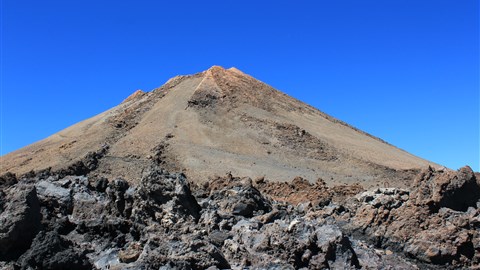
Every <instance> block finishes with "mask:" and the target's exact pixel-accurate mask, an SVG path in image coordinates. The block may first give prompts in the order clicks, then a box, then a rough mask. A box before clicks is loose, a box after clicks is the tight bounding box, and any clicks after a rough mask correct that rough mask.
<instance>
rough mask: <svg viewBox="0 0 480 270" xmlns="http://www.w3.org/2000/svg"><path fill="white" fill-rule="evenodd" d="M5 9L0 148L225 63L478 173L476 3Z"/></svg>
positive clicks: (118, 4) (21, 2)
mask: <svg viewBox="0 0 480 270" xmlns="http://www.w3.org/2000/svg"><path fill="white" fill-rule="evenodd" d="M164 2H165V3H164ZM1 13H2V19H1V22H2V33H1V42H2V43H1V49H2V63H1V68H2V71H1V75H2V81H1V99H2V101H1V102H2V106H1V126H2V129H1V154H6V153H8V152H11V151H13V150H15V149H18V148H20V147H23V146H26V145H28V144H30V143H33V142H35V141H37V140H40V139H42V138H45V137H47V136H48V135H51V134H53V133H55V132H57V131H59V130H61V129H63V128H66V127H68V126H69V125H72V124H74V123H76V122H78V121H80V120H83V119H86V118H88V117H91V116H93V115H96V114H98V113H100V112H102V111H104V110H106V109H108V108H110V107H113V106H115V105H117V104H118V103H120V102H121V101H122V100H123V99H124V98H126V97H127V96H128V95H129V94H130V93H132V92H134V91H135V90H136V89H143V90H147V91H149V90H151V89H153V88H155V87H158V86H160V85H162V84H163V83H164V82H165V81H166V80H167V79H168V78H170V77H172V76H175V75H177V74H190V73H196V72H199V71H202V70H205V69H207V68H209V67H210V66H212V65H221V66H225V67H231V66H235V67H237V68H239V69H241V70H243V71H244V72H246V73H248V74H251V75H253V76H254V77H256V78H258V79H260V80H262V81H264V82H266V83H268V84H270V85H272V86H274V87H275V88H277V89H279V90H281V91H284V92H286V93H287V94H289V95H291V96H294V97H296V98H298V99H300V100H302V101H304V102H306V103H309V104H311V105H313V106H315V107H317V108H319V109H320V110H322V111H324V112H326V113H328V114H330V115H332V116H334V117H337V118H339V119H341V120H343V121H346V122H348V123H350V124H352V125H353V126H356V127H358V128H360V129H362V130H365V131H367V132H369V133H371V134H373V135H375V136H378V137H380V138H382V139H384V140H386V141H388V142H390V143H392V144H394V145H396V146H398V147H400V148H402V149H405V150H407V151H409V152H411V153H413V154H415V155H418V156H420V157H423V158H426V159H429V160H432V161H434V162H437V163H440V164H444V165H446V166H447V167H450V168H453V169H457V168H459V167H461V166H463V165H465V164H468V165H470V166H471V167H473V168H474V170H476V171H478V170H479V114H480V112H479V1H477V0H460V1H458V0H451V1H443V0H435V1H429V0H426V1H418V0H414V1H413V0H392V1H381V0H377V1H368V0H363V1H353V0H351V1H337V0H330V1H321V0H315V1H225V0H224V1H98V0H97V1H90V0H82V1H65V0H62V1H49V0H45V1H37V0H35V1H33V0H3V1H2V7H1Z"/></svg>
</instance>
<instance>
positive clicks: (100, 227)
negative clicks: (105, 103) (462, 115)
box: [0, 66, 480, 270]
mask: <svg viewBox="0 0 480 270" xmlns="http://www.w3.org/2000/svg"><path fill="white" fill-rule="evenodd" d="M0 162H1V165H2V166H1V171H0V269H72V270H73V269H79V270H87V269H172V270H173V269H212V270H214V269H312V270H314V269H412V270H413V269H460V268H461V269H480V175H479V174H478V173H475V172H473V171H472V169H471V168H470V167H468V166H465V167H463V168H461V169H459V170H458V171H453V170H450V169H447V168H444V167H441V166H439V165H437V164H434V163H432V162H429V161H427V160H424V159H421V158H419V157H416V156H414V155H411V154H409V153H407V152H405V151H403V150H401V149H398V148H396V147H394V146H392V145H390V144H388V143H386V142H384V141H382V140H381V139H379V138H376V137H374V136H372V135H369V134H367V133H365V132H363V131H361V130H358V129H356V128H354V127H352V126H350V125H348V124H347V123H344V122H342V121H340V120H337V119H335V118H333V117H331V116H329V115H327V114H325V113H323V112H321V111H319V110H317V109H315V108H313V107H311V106H309V105H307V104H305V103H303V102H300V101H298V100H296V99H294V98H292V97H289V96H287V95H285V94H283V93H281V92H279V91H277V90H275V89H273V88H272V87H270V86H268V85H266V84H265V83H262V82H260V81H258V80H256V79H255V78H253V77H251V76H249V75H246V74H244V73H243V72H241V71H239V70H238V69H235V68H230V69H224V68H222V67H218V66H214V67H212V68H210V69H208V70H206V71H204V72H200V73H197V74H194V75H187V76H177V77H175V78H172V79H170V80H169V81H167V83H166V84H165V85H163V86H162V87H160V88H158V89H155V90H153V91H151V92H143V91H141V90H137V91H135V92H134V93H133V94H132V95H131V96H130V97H128V98H126V99H125V100H124V101H123V102H122V103H121V104H120V105H118V106H116V107H114V108H112V109H110V110H108V111H106V112H104V113H102V114H99V115H97V116H95V117H92V118H90V119H87V120H85V121H83V122H80V123H78V124H76V125H73V126H71V127H69V128H67V129H65V130H63V131H61V132H58V133H56V134H54V135H52V136H50V137H48V138H46V139H44V140H42V141H39V142H37V143H34V144H32V145H30V146H27V147H25V148H23V149H20V150H18V151H15V152H12V153H10V154H7V155H5V156H3V157H2V158H1V161H0Z"/></svg>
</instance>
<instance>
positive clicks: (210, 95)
mask: <svg viewBox="0 0 480 270" xmlns="http://www.w3.org/2000/svg"><path fill="white" fill-rule="evenodd" d="M158 90H159V91H153V93H152V94H150V93H147V94H146V93H144V92H143V91H141V90H138V91H136V92H134V93H133V94H132V95H131V96H130V97H128V98H127V99H126V100H125V101H124V102H123V103H122V104H121V105H120V106H117V107H115V108H112V109H111V110H108V111H106V112H104V113H102V114H99V115H97V116H95V117H92V118H90V119H87V120H85V121H82V122H80V123H78V124H76V125H73V126H71V127H69V128H67V129H65V130H63V131H61V132H59V133H57V134H54V135H52V136H50V137H48V138H46V139H44V140H42V141H40V142H37V143H35V144H33V145H30V146H28V147H25V148H23V149H20V150H18V151H16V152H13V153H10V154H7V155H6V156H4V157H2V160H1V162H2V165H3V166H2V167H1V168H0V174H1V173H5V172H7V171H10V172H13V173H18V174H22V173H26V172H29V171H30V170H41V169H45V168H48V167H52V169H56V170H58V169H63V168H65V167H68V166H71V165H72V164H75V162H78V161H79V160H80V159H81V158H82V157H85V156H88V153H91V152H98V151H99V150H102V149H108V150H105V151H108V153H106V154H105V156H104V157H101V160H99V161H98V162H97V161H96V163H95V164H97V166H98V169H96V170H95V172H92V174H95V176H98V177H103V176H105V177H107V178H112V177H122V178H124V179H127V180H129V181H132V182H135V181H139V179H140V177H141V175H142V171H143V170H145V169H146V168H148V167H149V166H151V165H152V164H157V165H161V166H164V167H165V168H166V169H169V170H172V171H182V172H184V173H185V174H186V175H187V176H188V177H189V178H190V179H192V181H194V182H195V181H199V182H202V181H207V180H208V179H209V177H212V176H214V175H223V174H225V173H227V172H231V173H232V174H235V175H241V176H248V177H251V178H255V177H257V176H265V177H266V178H268V179H273V180H276V181H289V180H291V179H293V178H294V177H296V176H301V177H303V178H305V179H309V180H312V181H313V180H315V179H317V178H319V177H320V178H322V179H325V180H326V181H327V182H330V183H332V184H341V183H354V182H358V181H368V183H366V186H373V185H380V184H384V181H385V179H390V178H391V179H398V178H396V177H391V176H392V174H398V175H399V177H403V175H404V174H409V172H408V170H409V169H418V168H421V167H423V166H426V165H428V164H432V165H433V163H431V162H429V161H426V160H423V159H421V158H418V157H415V156H413V155H411V154H409V153H407V152H405V151H402V150H400V149H398V148H395V147H394V146H391V145H388V144H386V143H384V142H383V141H381V140H378V139H377V138H374V137H372V136H369V135H368V134H365V133H363V132H361V131H359V130H357V129H354V128H352V127H350V126H348V125H346V124H344V123H343V122H341V121H339V120H336V119H334V118H333V117H329V116H327V115H326V114H324V113H322V112H321V111H319V110H317V109H315V108H313V107H311V106H308V105H307V104H305V103H303V102H301V101H299V100H296V99H294V98H292V97H290V96H288V95H286V94H284V93H282V92H280V91H278V90H276V89H274V88H272V87H271V86H269V85H267V84H265V83H263V82H261V81H259V80H257V79H255V78H254V77H252V76H249V75H246V74H244V73H243V72H242V71H240V70H238V69H237V68H234V67H232V68H229V69H225V68H223V67H221V66H212V67H211V68H209V69H208V70H206V71H203V72H200V73H197V74H194V75H186V76H177V77H175V78H172V79H170V80H169V81H168V82H167V83H166V84H165V85H164V86H162V87H160V88H158ZM146 95H148V98H144V97H146ZM107 146H108V147H107ZM105 147H106V148H105ZM102 151H103V150H102ZM88 162H90V161H88ZM88 162H87V163H88ZM405 170H407V171H405ZM392 185H397V186H402V183H392Z"/></svg>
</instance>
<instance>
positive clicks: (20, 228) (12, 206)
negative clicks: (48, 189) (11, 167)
mask: <svg viewBox="0 0 480 270" xmlns="http://www.w3.org/2000/svg"><path fill="white" fill-rule="evenodd" d="M4 192H5V199H4V201H5V205H4V207H3V208H4V210H3V211H2V212H1V213H0V260H12V259H16V258H18V256H20V255H21V254H22V253H23V252H24V251H25V250H27V249H28V247H29V246H30V244H31V243H32V239H33V238H34V237H35V235H36V234H37V233H38V231H39V230H40V219H41V215H40V203H39V201H38V197H37V192H36V190H35V187H34V186H32V185H28V184H17V185H15V186H12V187H10V188H8V189H6V190H4Z"/></svg>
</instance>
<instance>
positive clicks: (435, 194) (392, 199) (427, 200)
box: [345, 167, 480, 268]
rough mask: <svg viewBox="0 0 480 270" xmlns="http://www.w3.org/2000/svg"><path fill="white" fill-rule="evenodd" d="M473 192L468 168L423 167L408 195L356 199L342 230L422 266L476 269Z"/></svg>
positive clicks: (380, 192)
mask: <svg viewBox="0 0 480 270" xmlns="http://www.w3.org/2000/svg"><path fill="white" fill-rule="evenodd" d="M479 188H480V187H479V186H478V183H477V179H476V177H475V175H474V174H473V172H472V170H471V169H470V168H469V167H464V168H461V169H460V170H459V171H457V172H454V171H435V170H433V169H432V168H428V169H426V170H425V171H423V172H422V173H421V174H419V176H418V177H417V178H416V180H415V182H414V183H413V185H412V188H411V191H409V190H401V189H395V188H390V189H377V190H375V191H368V192H364V193H362V194H360V195H359V196H357V198H356V199H353V202H351V203H350V205H349V210H350V211H352V212H353V213H354V214H352V216H351V219H350V220H349V221H350V222H349V223H348V224H347V225H346V226H345V228H347V229H348V230H349V231H352V232H353V233H354V235H363V236H366V237H367V238H368V239H369V240H370V241H371V242H372V243H375V245H376V246H378V247H382V248H389V249H391V250H396V251H400V252H403V253H404V254H405V255H407V256H409V257H412V258H415V259H418V260H419V261H422V262H425V263H431V264H435V265H450V266H452V267H453V268H457V267H465V266H471V267H473V266H476V267H478V266H479V263H480V245H479V240H478V239H479V237H480V234H479V233H480V223H479V219H480V209H479V207H480V201H479V197H478V193H477V191H478V189H479Z"/></svg>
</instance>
